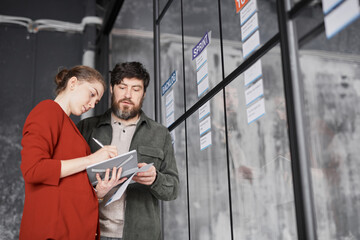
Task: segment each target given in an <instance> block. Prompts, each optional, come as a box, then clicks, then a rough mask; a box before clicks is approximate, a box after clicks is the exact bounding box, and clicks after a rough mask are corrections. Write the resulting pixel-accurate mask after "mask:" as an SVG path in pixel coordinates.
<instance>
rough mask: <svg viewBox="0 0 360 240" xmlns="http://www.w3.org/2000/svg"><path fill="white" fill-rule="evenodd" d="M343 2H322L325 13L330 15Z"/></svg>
mask: <svg viewBox="0 0 360 240" xmlns="http://www.w3.org/2000/svg"><path fill="white" fill-rule="evenodd" d="M342 1H343V0H322V8H323V13H324V14H328V13H329V12H330V11H331V10H332V9H333V8H334V7H336V6H337V5H338V4H339V3H341V2H342Z"/></svg>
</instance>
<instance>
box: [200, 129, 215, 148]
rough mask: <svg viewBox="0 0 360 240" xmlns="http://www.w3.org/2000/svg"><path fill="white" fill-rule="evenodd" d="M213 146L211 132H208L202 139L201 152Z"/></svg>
mask: <svg viewBox="0 0 360 240" xmlns="http://www.w3.org/2000/svg"><path fill="white" fill-rule="evenodd" d="M211 144H212V141H211V132H208V133H207V134H205V135H204V136H202V137H200V150H201V151H202V150H204V149H206V148H208V147H209V146H211Z"/></svg>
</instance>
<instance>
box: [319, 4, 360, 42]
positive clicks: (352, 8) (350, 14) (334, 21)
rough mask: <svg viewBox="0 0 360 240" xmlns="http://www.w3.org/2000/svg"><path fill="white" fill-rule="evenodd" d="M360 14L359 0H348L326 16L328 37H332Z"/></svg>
mask: <svg viewBox="0 0 360 240" xmlns="http://www.w3.org/2000/svg"><path fill="white" fill-rule="evenodd" d="M359 16H360V7H359V0H347V1H345V2H344V3H342V4H341V5H340V6H339V7H337V8H336V9H334V10H333V11H332V12H330V13H329V14H328V15H327V16H326V17H325V20H324V22H325V32H326V37H327V38H332V37H333V36H334V35H336V34H337V33H339V32H340V31H341V30H343V29H344V28H346V27H347V26H348V25H350V24H351V23H352V22H354V21H355V20H356V19H357V18H358V17H359Z"/></svg>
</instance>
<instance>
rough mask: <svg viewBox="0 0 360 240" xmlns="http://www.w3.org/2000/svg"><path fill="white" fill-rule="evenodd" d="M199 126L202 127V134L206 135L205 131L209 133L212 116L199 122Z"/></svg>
mask: <svg viewBox="0 0 360 240" xmlns="http://www.w3.org/2000/svg"><path fill="white" fill-rule="evenodd" d="M199 128H200V136H202V135H204V134H205V133H207V132H208V131H210V130H211V118H210V116H209V117H207V118H205V119H204V120H202V121H201V122H200V123H199Z"/></svg>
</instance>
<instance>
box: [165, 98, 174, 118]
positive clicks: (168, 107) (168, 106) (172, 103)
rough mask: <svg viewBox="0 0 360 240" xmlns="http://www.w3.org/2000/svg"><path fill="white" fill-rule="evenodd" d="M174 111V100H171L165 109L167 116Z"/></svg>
mask: <svg viewBox="0 0 360 240" xmlns="http://www.w3.org/2000/svg"><path fill="white" fill-rule="evenodd" d="M173 113H174V101H171V102H170V103H169V104H168V105H167V106H166V109H165V114H166V117H168V116H170V114H173Z"/></svg>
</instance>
